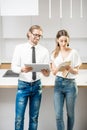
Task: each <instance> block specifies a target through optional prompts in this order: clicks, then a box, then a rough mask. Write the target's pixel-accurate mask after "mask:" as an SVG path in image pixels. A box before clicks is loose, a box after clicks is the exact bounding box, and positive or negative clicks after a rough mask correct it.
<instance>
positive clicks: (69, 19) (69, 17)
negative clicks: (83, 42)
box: [61, 0, 87, 38]
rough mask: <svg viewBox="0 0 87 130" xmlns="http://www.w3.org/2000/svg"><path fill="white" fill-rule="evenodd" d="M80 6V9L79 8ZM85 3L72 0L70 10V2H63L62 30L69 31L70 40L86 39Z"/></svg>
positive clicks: (86, 18)
mask: <svg viewBox="0 0 87 130" xmlns="http://www.w3.org/2000/svg"><path fill="white" fill-rule="evenodd" d="M81 6H82V7H81ZM86 12H87V1H86V0H82V5H81V0H73V1H72V10H71V8H70V0H66V1H63V17H62V20H61V22H62V23H61V24H62V28H65V29H67V30H68V31H69V33H70V36H71V37H72V38H86V37H87V29H85V28H87V13H86Z"/></svg>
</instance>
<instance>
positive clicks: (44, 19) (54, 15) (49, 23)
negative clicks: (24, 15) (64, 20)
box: [32, 0, 61, 38]
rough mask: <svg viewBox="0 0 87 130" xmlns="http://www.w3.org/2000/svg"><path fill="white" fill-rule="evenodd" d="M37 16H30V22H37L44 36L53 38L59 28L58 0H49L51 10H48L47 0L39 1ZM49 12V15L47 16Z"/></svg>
mask: <svg viewBox="0 0 87 130" xmlns="http://www.w3.org/2000/svg"><path fill="white" fill-rule="evenodd" d="M39 7H40V8H39V16H33V17H32V24H39V25H41V26H42V28H43V32H44V38H54V37H55V36H56V33H57V31H58V30H59V29H60V28H61V19H60V17H59V16H60V14H59V0H52V1H51V12H50V11H49V0H42V1H39ZM50 13H51V17H49V15H50Z"/></svg>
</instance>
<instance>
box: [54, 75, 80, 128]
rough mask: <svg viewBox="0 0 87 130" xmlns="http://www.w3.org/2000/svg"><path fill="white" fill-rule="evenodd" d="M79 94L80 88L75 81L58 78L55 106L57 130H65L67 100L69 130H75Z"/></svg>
mask: <svg viewBox="0 0 87 130" xmlns="http://www.w3.org/2000/svg"><path fill="white" fill-rule="evenodd" d="M77 93H78V88H77V85H76V82H75V79H66V78H62V77H59V76H57V77H56V79H55V88H54V106H55V112H56V124H57V130H65V126H64V120H63V107H64V100H65V99H66V110H67V130H73V126H74V116H75V101H76V97H77Z"/></svg>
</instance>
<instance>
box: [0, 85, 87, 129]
mask: <svg viewBox="0 0 87 130" xmlns="http://www.w3.org/2000/svg"><path fill="white" fill-rule="evenodd" d="M15 94H16V89H14V88H13V89H0V119H1V121H0V122H1V123H0V130H7V129H8V130H14V119H15ZM75 116H76V119H75V128H74V129H75V130H87V88H79V94H78V98H77V104H76V114H75ZM64 120H65V126H66V109H65V108H64ZM27 128H28V106H27V109H26V115H25V129H24V130H27ZM38 130H56V120H55V111H54V104H53V88H51V89H43V96H42V103H41V109H40V116H39V128H38Z"/></svg>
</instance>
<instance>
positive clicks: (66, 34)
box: [53, 29, 69, 58]
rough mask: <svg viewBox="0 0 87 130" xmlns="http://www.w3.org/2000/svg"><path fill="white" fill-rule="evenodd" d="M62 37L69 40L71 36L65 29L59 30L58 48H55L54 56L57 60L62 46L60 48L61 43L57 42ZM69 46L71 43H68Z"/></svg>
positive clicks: (57, 37) (57, 36)
mask: <svg viewBox="0 0 87 130" xmlns="http://www.w3.org/2000/svg"><path fill="white" fill-rule="evenodd" d="M61 36H66V37H68V38H69V34H68V32H67V31H66V30H64V29H63V30H59V31H58V32H57V35H56V48H55V49H54V51H53V56H54V58H56V57H57V56H58V54H59V50H60V46H59V43H58V42H57V40H58V39H59V38H60V37H61ZM67 46H69V43H68V45H67Z"/></svg>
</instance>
